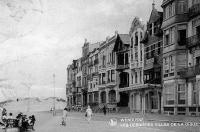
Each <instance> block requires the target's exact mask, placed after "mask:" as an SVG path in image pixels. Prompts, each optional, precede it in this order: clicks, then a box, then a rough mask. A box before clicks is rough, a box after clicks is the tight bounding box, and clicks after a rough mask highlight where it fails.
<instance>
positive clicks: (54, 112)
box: [53, 74, 56, 116]
mask: <svg viewBox="0 0 200 132" xmlns="http://www.w3.org/2000/svg"><path fill="white" fill-rule="evenodd" d="M55 77H56V75H55V74H53V96H54V97H53V116H55V114H56V111H55V109H56V106H55V105H56V104H55Z"/></svg>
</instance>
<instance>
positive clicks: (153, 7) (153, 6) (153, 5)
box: [152, 0, 155, 10]
mask: <svg viewBox="0 0 200 132" xmlns="http://www.w3.org/2000/svg"><path fill="white" fill-rule="evenodd" d="M152 9H153V10H154V9H155V0H153V3H152Z"/></svg>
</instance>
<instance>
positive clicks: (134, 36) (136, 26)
mask: <svg viewBox="0 0 200 132" xmlns="http://www.w3.org/2000/svg"><path fill="white" fill-rule="evenodd" d="M145 31H146V25H145V24H144V22H143V21H142V20H141V19H140V18H139V17H135V18H134V20H133V22H132V24H131V28H130V32H129V35H130V57H129V62H130V75H129V82H130V87H129V91H130V94H129V107H130V112H131V113H133V112H142V111H144V110H145V105H146V104H145V96H144V95H145V94H144V91H145V90H144V79H143V78H144V76H143V75H144V44H143V43H141V41H142V39H143V38H144V35H145Z"/></svg>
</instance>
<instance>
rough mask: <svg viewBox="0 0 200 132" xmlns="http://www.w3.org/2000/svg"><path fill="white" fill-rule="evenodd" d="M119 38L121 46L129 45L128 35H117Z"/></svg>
mask: <svg viewBox="0 0 200 132" xmlns="http://www.w3.org/2000/svg"><path fill="white" fill-rule="evenodd" d="M119 37H120V39H121V41H122V42H123V44H129V45H130V36H129V35H128V34H119Z"/></svg>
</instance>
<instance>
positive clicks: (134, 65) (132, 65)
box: [130, 62, 143, 69]
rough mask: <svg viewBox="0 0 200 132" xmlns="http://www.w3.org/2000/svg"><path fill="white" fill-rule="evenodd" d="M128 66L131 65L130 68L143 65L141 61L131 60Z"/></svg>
mask: <svg viewBox="0 0 200 132" xmlns="http://www.w3.org/2000/svg"><path fill="white" fill-rule="evenodd" d="M130 67H131V69H135V68H141V67H143V63H142V62H132V63H131V65H130Z"/></svg>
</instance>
